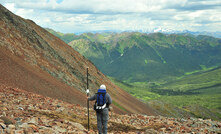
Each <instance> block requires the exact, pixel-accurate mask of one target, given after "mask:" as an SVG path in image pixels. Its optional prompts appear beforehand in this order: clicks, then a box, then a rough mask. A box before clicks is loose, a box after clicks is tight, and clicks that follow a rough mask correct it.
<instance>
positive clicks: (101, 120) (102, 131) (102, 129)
mask: <svg viewBox="0 0 221 134" xmlns="http://www.w3.org/2000/svg"><path fill="white" fill-rule="evenodd" d="M96 113H97V128H98V132H99V134H107V121H108V118H109V117H108V116H109V115H108V108H105V109H104V110H103V111H102V112H99V113H98V112H96Z"/></svg>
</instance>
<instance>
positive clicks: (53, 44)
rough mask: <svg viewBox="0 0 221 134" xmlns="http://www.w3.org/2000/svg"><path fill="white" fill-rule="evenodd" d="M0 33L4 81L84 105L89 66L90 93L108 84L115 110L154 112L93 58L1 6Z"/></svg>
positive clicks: (2, 81)
mask: <svg viewBox="0 0 221 134" xmlns="http://www.w3.org/2000/svg"><path fill="white" fill-rule="evenodd" d="M0 35H1V36H0V48H1V50H0V51H1V52H2V53H1V55H0V56H1V57H0V59H1V60H0V62H1V63H0V64H1V65H2V66H3V67H4V69H1V70H0V71H1V72H0V74H4V76H2V75H1V78H0V80H1V81H0V83H1V84H5V85H8V86H13V87H16V88H17V87H18V88H22V89H25V90H27V91H32V92H35V93H38V94H42V95H46V96H50V97H52V98H58V99H61V100H64V101H67V102H69V103H78V104H80V105H84V106H85V105H86V101H85V100H86V94H85V89H86V84H85V83H86V79H85V78H86V68H87V67H89V73H90V75H89V85H90V91H91V94H93V93H95V92H96V90H97V89H98V88H99V85H100V84H105V85H106V86H107V90H108V92H109V93H110V94H111V95H112V96H113V97H112V98H113V99H114V100H115V104H113V107H114V110H115V112H119V113H146V114H154V112H152V110H151V108H148V106H147V105H146V104H144V103H142V102H140V101H139V100H137V99H136V98H135V97H132V96H131V95H129V94H128V93H126V92H125V91H123V90H122V89H120V88H119V87H117V86H116V85H114V84H113V83H111V82H110V80H109V79H108V78H107V77H106V76H105V75H103V74H102V73H101V72H100V71H99V70H98V69H97V68H96V67H95V66H94V65H93V64H92V63H91V62H90V61H88V60H87V59H86V58H85V57H83V56H81V55H80V54H79V53H78V52H76V51H75V50H74V49H72V48H71V47H70V46H68V45H67V44H65V43H64V42H63V41H61V40H60V39H59V38H57V37H55V36H53V35H52V34H50V33H49V32H47V31H46V30H45V29H43V28H41V27H40V26H38V25H36V24H35V23H34V22H33V21H31V20H26V19H23V18H21V17H19V16H16V15H14V14H13V13H12V12H10V11H8V10H7V9H6V8H4V7H3V6H2V5H0ZM29 81H30V82H29ZM128 100H131V102H133V103H129V102H128ZM131 106H132V107H133V108H131ZM122 107H123V108H124V109H126V111H125V110H124V109H122Z"/></svg>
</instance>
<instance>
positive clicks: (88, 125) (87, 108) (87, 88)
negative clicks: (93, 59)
mask: <svg viewBox="0 0 221 134" xmlns="http://www.w3.org/2000/svg"><path fill="white" fill-rule="evenodd" d="M87 96H89V83H88V67H87ZM87 115H88V119H87V120H88V131H89V128H90V126H89V125H90V123H89V122H90V120H89V100H88V99H87Z"/></svg>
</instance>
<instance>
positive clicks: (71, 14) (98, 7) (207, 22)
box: [0, 0, 221, 33]
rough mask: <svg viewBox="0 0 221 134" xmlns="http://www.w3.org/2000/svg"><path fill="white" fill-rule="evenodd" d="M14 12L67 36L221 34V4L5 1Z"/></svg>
mask: <svg viewBox="0 0 221 134" xmlns="http://www.w3.org/2000/svg"><path fill="white" fill-rule="evenodd" d="M0 3H1V4H2V5H3V6H5V7H6V8H8V9H9V10H10V11H12V12H13V13H15V14H16V15H19V16H21V17H23V18H26V19H31V20H33V21H35V22H36V23H37V24H38V25H40V26H42V27H48V28H52V29H54V30H56V31H60V32H64V33H78V32H88V31H100V30H110V31H111V30H119V31H128V30H130V31H131V30H132V31H137V30H142V31H143V32H149V31H152V30H154V29H156V28H162V29H169V30H178V31H181V30H190V31H208V32H215V31H221V0H1V1H0Z"/></svg>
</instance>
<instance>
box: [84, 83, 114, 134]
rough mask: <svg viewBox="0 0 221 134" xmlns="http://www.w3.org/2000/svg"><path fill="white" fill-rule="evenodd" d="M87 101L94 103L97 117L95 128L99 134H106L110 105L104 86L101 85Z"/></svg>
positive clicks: (109, 98) (109, 97) (110, 101)
mask: <svg viewBox="0 0 221 134" xmlns="http://www.w3.org/2000/svg"><path fill="white" fill-rule="evenodd" d="M87 98H88V100H89V101H93V100H96V101H95V104H94V110H95V111H96V115H97V128H98V132H99V134H107V122H108V119H109V115H108V112H109V106H110V104H111V103H112V99H111V96H110V95H109V94H108V93H107V91H106V86H105V85H101V86H100V88H99V89H98V92H97V93H96V94H94V95H93V96H91V97H90V98H89V97H87Z"/></svg>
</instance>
